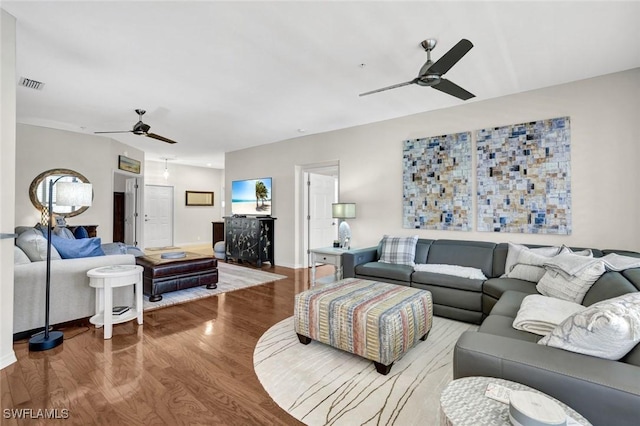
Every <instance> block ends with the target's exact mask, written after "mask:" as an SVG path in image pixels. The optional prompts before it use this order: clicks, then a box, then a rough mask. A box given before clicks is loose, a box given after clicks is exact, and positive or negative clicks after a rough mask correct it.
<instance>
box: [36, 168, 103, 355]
mask: <svg viewBox="0 0 640 426" xmlns="http://www.w3.org/2000/svg"><path fill="white" fill-rule="evenodd" d="M65 177H69V175H63V176H60V177H58V178H57V179H55V180H53V179H52V180H50V181H49V199H48V205H47V210H48V212H49V213H50V214H49V220H48V221H47V277H46V293H45V312H44V332H41V333H38V334H36V335H35V336H33V337H31V339H29V350H30V351H46V350H49V349H53V348H55V347H56V346H58V345H60V344H61V343H62V341H63V339H64V335H63V334H62V332H61V331H51V332H50V331H49V299H50V297H49V295H50V292H51V233H52V232H51V230H52V228H53V226H52V222H53V220H54V219H53V217H54V215H53V214H51V213H52V212H53V186H54V185H55V184H56V183H57V182H58V181H59V180H60V179H62V178H65ZM92 198H93V190H92V186H91V184H90V183H80V182H60V183H58V185H57V187H56V206H78V207H81V206H90V205H91V200H92Z"/></svg>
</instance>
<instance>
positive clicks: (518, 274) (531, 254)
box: [505, 247, 555, 283]
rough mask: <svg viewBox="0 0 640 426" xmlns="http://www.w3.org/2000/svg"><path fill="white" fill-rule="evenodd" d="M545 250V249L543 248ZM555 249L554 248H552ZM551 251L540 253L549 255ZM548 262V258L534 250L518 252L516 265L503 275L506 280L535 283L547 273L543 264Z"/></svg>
mask: <svg viewBox="0 0 640 426" xmlns="http://www.w3.org/2000/svg"><path fill="white" fill-rule="evenodd" d="M544 248H545V249H547V247H544ZM553 249H555V247H553ZM551 252H552V250H545V251H542V253H551ZM548 260H549V256H546V255H544V254H540V253H539V252H536V251H534V250H520V251H519V253H518V258H517V259H516V264H515V265H514V266H513V268H512V269H511V271H509V272H507V273H506V274H505V275H506V276H507V277H508V278H517V279H519V280H525V281H531V282H534V283H537V282H538V281H540V279H541V278H542V276H543V275H544V274H545V273H546V272H547V271H546V269H544V263H545V262H546V261H548Z"/></svg>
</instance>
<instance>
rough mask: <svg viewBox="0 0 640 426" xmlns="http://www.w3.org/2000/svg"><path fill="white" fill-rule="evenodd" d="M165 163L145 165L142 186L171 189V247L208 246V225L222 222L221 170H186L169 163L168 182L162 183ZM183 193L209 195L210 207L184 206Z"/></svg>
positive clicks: (222, 181) (209, 241)
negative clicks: (172, 227)
mask: <svg viewBox="0 0 640 426" xmlns="http://www.w3.org/2000/svg"><path fill="white" fill-rule="evenodd" d="M164 168H165V163H164V162H159V161H147V162H146V163H145V176H144V183H145V185H166V186H173V187H174V191H173V194H174V200H173V217H174V229H173V231H174V233H173V235H174V244H175V245H176V246H188V245H196V244H205V243H209V244H210V243H211V241H212V239H211V238H212V228H211V222H213V221H219V220H221V219H222V215H223V209H222V201H223V200H224V170H222V169H212V168H208V167H196V166H186V165H181V164H175V163H172V162H171V161H169V162H168V163H167V168H168V169H169V178H168V179H165V178H164V176H163V175H162V174H163V173H164ZM186 191H211V192H213V206H186V205H185V192H186Z"/></svg>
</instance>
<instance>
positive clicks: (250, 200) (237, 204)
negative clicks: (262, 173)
mask: <svg viewBox="0 0 640 426" xmlns="http://www.w3.org/2000/svg"><path fill="white" fill-rule="evenodd" d="M271 198H272V192H271V178H270V177H267V178H261V179H245V180H234V181H232V182H231V213H232V214H234V215H241V216H271Z"/></svg>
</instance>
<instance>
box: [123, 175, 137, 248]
mask: <svg viewBox="0 0 640 426" xmlns="http://www.w3.org/2000/svg"><path fill="white" fill-rule="evenodd" d="M137 204H138V179H137V178H130V179H127V180H126V184H125V191H124V243H125V244H128V245H131V246H137V245H138V235H137V217H138V205H137Z"/></svg>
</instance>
